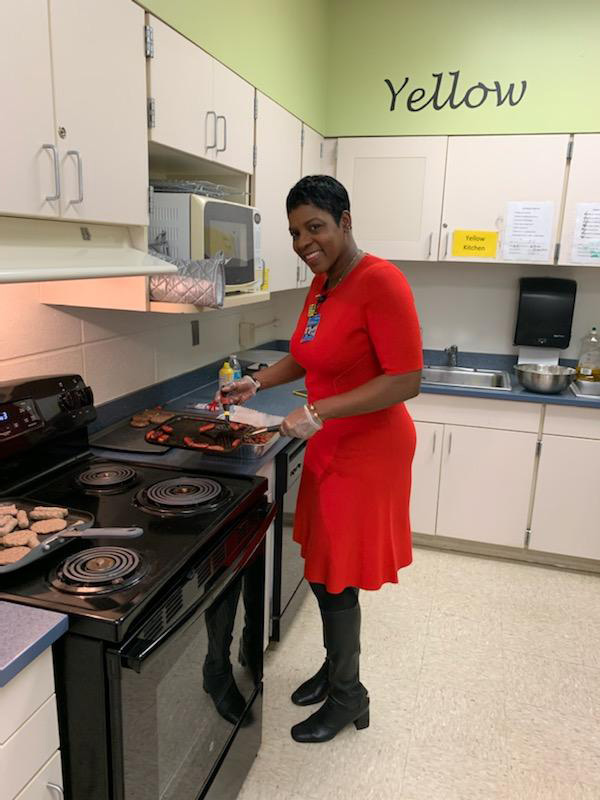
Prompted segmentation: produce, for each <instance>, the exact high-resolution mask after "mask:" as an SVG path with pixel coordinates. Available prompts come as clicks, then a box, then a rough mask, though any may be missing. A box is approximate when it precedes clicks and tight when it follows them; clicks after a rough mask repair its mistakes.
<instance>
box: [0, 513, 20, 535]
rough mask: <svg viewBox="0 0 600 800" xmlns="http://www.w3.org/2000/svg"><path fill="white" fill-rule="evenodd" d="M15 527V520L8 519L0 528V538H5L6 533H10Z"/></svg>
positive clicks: (12, 518)
mask: <svg viewBox="0 0 600 800" xmlns="http://www.w3.org/2000/svg"><path fill="white" fill-rule="evenodd" d="M16 527H17V520H16V518H15V517H8V521H7V522H5V523H4V525H2V527H1V528H0V536H5V535H6V534H7V533H12V531H14V529H15V528H16Z"/></svg>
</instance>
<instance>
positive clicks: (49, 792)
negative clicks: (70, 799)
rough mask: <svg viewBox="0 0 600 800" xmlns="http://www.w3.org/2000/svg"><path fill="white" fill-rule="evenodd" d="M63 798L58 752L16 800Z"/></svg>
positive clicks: (59, 799)
mask: <svg viewBox="0 0 600 800" xmlns="http://www.w3.org/2000/svg"><path fill="white" fill-rule="evenodd" d="M63 797H64V792H63V782H62V767H61V763H60V752H59V751H57V752H56V753H55V754H54V755H53V756H52V758H51V759H50V760H49V761H47V762H46V764H44V766H43V767H42V768H41V769H40V771H39V772H38V773H37V774H36V775H35V776H34V777H33V778H32V779H31V780H30V781H29V783H28V784H27V786H26V787H25V788H24V789H23V791H21V792H19V794H18V795H17V796H16V797H15V800H62V798H63Z"/></svg>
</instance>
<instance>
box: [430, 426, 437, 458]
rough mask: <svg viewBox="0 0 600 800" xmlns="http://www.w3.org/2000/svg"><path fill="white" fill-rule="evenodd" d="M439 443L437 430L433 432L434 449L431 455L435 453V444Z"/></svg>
mask: <svg viewBox="0 0 600 800" xmlns="http://www.w3.org/2000/svg"><path fill="white" fill-rule="evenodd" d="M436 444H437V431H434V432H433V450H432V451H431V455H433V454H434V453H435V446H436Z"/></svg>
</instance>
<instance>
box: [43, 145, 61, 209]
mask: <svg viewBox="0 0 600 800" xmlns="http://www.w3.org/2000/svg"><path fill="white" fill-rule="evenodd" d="M42 149H43V150H50V152H51V153H52V159H53V163H54V194H49V195H48V196H47V197H46V200H58V199H59V198H60V169H59V166H58V151H57V149H56V147H55V146H54V145H53V144H43V145H42Z"/></svg>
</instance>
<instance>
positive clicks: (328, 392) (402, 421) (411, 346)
mask: <svg viewBox="0 0 600 800" xmlns="http://www.w3.org/2000/svg"><path fill="white" fill-rule="evenodd" d="M287 212H288V219H289V227H290V233H291V235H292V241H293V247H294V250H295V251H296V253H297V254H298V255H299V256H300V258H302V259H303V260H304V261H305V262H306V264H307V265H308V266H309V268H310V269H311V271H312V272H313V273H314V275H315V277H314V279H313V282H312V285H311V287H310V290H309V292H308V296H307V298H306V302H305V303H304V308H303V309H302V313H301V314H300V318H299V320H298V324H297V327H296V330H295V332H294V334H293V336H292V339H291V343H290V354H289V355H288V356H286V357H285V358H283V359H282V360H281V361H279V362H278V363H277V364H275V365H273V366H271V367H268V368H266V369H263V370H261V371H260V372H258V373H256V375H255V376H254V378H255V379H254V380H253V379H252V378H249V377H246V378H243V379H242V380H241V381H236V382H234V383H233V384H231V385H230V386H229V387H227V389H226V392H227V394H226V397H227V399H228V401H229V402H238V403H239V402H244V401H245V400H247V399H248V398H249V397H250V396H251V395H252V394H254V392H255V391H257V390H258V388H260V389H263V390H264V389H268V388H269V387H272V386H277V385H279V384H282V383H286V382H288V381H292V380H297V379H298V378H300V377H302V376H305V380H306V388H307V392H308V402H307V404H306V405H305V406H303V407H300V408H298V409H296V410H294V411H293V412H292V413H291V414H289V415H288V416H287V417H286V418H285V420H284V421H283V423H282V433H284V434H285V435H288V436H295V437H298V438H303V439H310V441H309V442H308V445H307V448H306V456H305V460H304V470H303V473H302V480H301V484H300V492H299V495H298V502H297V506H296V514H295V525H294V539H295V540H296V541H297V542H298V543H299V545H300V547H301V550H302V555H303V556H304V559H305V577H306V579H307V580H308V581H309V582H310V585H311V588H312V590H313V592H314V594H315V596H316V598H317V600H318V603H319V608H320V612H321V617H322V621H323V638H324V644H325V649H326V658H325V662H324V664H323V666H322V667H321V669H319V671H318V672H317V673H316V675H314V676H313V677H312V678H310V679H309V680H307V681H306V682H305V683H303V684H302V686H300V687H299V688H298V689H297V690H296V691H295V692H294V694H293V695H292V700H293V702H294V703H296V704H297V705H302V706H304V705H311V704H313V703H321V702H322V701H325V702H324V703H323V705H322V706H321V707H320V708H319V709H318V711H317V712H316V713H314V714H312V716H310V717H309V718H308V719H306V720H305V721H304V722H301V723H299V724H298V725H294V727H293V728H292V736H293V738H294V739H295V740H296V741H299V742H323V741H328V740H329V739H332V738H333V737H334V736H335V735H336V734H337V733H338V732H339V731H340V730H341V729H342V728H343V727H345V726H346V725H348V724H350V723H354V724H355V726H356V728H357V729H361V728H366V727H367V726H368V724H369V697H368V693H367V690H366V689H365V687H364V686H363V685H362V683H360V681H359V677H358V672H359V669H358V667H359V652H360V606H359V603H358V590H359V589H371V590H374V589H379V588H380V586H381V585H382V584H384V583H397V582H398V571H399V570H400V569H401V568H402V567H405V566H407V565H408V564H410V563H411V560H412V553H411V534H410V522H409V498H410V485H411V463H412V459H413V454H414V450H415V429H414V425H413V422H412V420H411V418H410V416H409V414H408V412H407V410H406V408H405V406H404V401H405V400H407V399H408V398H410V397H414V396H415V395H417V394H418V392H419V386H420V380H421V368H422V347H421V338H420V331H419V322H418V319H417V314H416V311H415V307H414V302H413V298H412V293H411V291H410V288H409V286H408V283H407V281H406V279H405V278H404V276H403V275H402V273H401V272H400V270H399V269H398V268H397V267H395V266H394V265H393V264H391V263H389V262H388V261H384V260H382V259H380V258H377V257H376V256H374V255H370V254H367V253H363V252H361V251H360V250H359V249H358V248H357V246H356V243H355V241H354V238H353V236H352V219H351V216H350V201H349V199H348V194H347V192H346V190H345V189H344V187H343V186H342V185H341V184H340V183H339V182H338V181H336V180H335V179H334V178H331V177H329V176H325V175H314V176H310V177H306V178H303V179H302V180H300V181H299V182H298V183H297V184H296V185H295V186H294V187H293V188H292V189H291V191H290V193H289V195H288V198H287Z"/></svg>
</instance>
